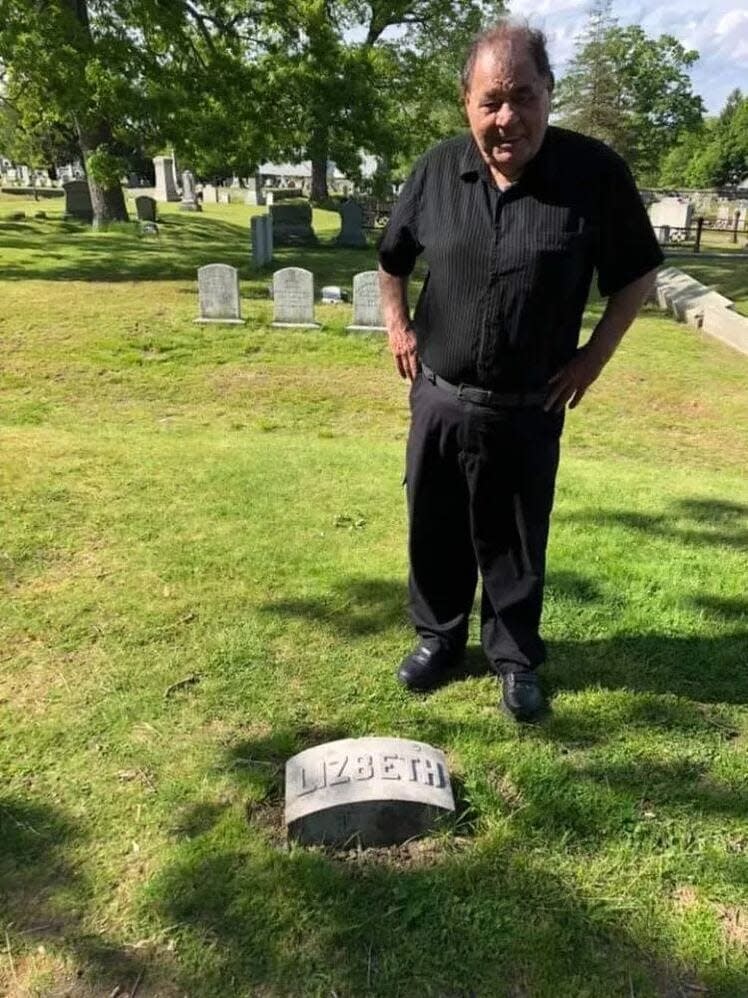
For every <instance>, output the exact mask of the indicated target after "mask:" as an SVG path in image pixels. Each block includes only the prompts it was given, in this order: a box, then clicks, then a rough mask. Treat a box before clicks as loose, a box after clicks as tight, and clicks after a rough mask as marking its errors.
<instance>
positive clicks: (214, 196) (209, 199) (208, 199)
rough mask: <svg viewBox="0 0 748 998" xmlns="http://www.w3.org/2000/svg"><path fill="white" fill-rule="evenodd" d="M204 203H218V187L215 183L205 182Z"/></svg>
mask: <svg viewBox="0 0 748 998" xmlns="http://www.w3.org/2000/svg"><path fill="white" fill-rule="evenodd" d="M203 204H218V188H217V187H214V186H213V184H203Z"/></svg>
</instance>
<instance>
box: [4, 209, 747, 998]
mask: <svg viewBox="0 0 748 998" xmlns="http://www.w3.org/2000/svg"><path fill="white" fill-rule="evenodd" d="M59 207H60V206H59V205H54V206H52V207H50V205H48V204H43V205H41V206H35V205H34V204H33V203H26V204H25V205H24V204H19V203H17V202H8V201H7V200H3V201H2V203H0V266H1V267H2V270H0V277H1V278H2V282H1V283H0V291H1V293H2V307H1V308H0V586H2V589H1V590H0V591H1V593H2V601H1V602H0V767H1V771H2V776H3V780H2V786H1V787H0V923H1V924H0V993H2V994H7V995H9V996H12V998H20V996H26V995H37V996H43V998H51V996H60V998H62V996H72V998H94V996H96V998H98V996H107V995H118V996H120V998H122V996H124V995H125V994H128V995H132V994H134V993H136V994H137V996H138V998H155V996H159V998H161V996H163V998H180V996H184V995H186V996H189V998H193V996H195V998H202V996H217V998H223V996H247V998H249V996H262V998H276V996H320V998H322V996H325V998H332V996H337V998H364V996H366V998H368V996H381V998H421V996H435V998H436V996H438V998H468V996H476V998H608V996H621V998H644V996H668V998H671V996H672V998H680V996H688V998H692V996H701V995H710V996H731V998H745V996H746V995H748V958H747V956H746V944H747V943H748V782H747V781H748V711H747V710H746V701H747V700H748V669H747V668H746V665H747V663H748V603H747V598H746V588H747V584H748V557H747V553H746V549H747V547H748V481H747V480H746V474H745V471H746V467H748V401H747V399H746V384H747V381H748V360H747V359H746V358H745V357H742V356H741V355H739V354H737V353H735V352H733V351H730V350H729V349H728V348H726V347H724V346H722V345H721V344H719V343H715V342H713V341H710V340H708V339H707V338H706V337H704V336H702V335H701V334H700V333H698V332H695V331H693V330H691V329H689V328H686V327H685V326H679V325H676V324H675V323H674V322H672V321H671V320H669V319H668V318H666V317H663V316H661V315H660V314H658V313H657V312H655V311H653V310H648V311H646V312H645V313H644V314H643V316H642V317H641V318H640V319H639V320H638V321H637V323H636V325H635V327H634V328H633V330H632V331H631V332H630V334H629V335H628V337H627V338H626V340H625V341H624V344H623V345H622V347H621V349H620V351H619V353H618V354H617V355H616V357H615V359H614V360H613V362H612V363H611V365H610V367H609V369H608V370H607V371H606V373H605V375H604V378H603V380H602V381H601V382H600V383H599V384H598V385H597V386H595V388H594V389H593V390H592V391H591V392H590V394H589V396H588V398H587V399H585V402H584V403H583V405H582V406H581V407H580V408H579V409H578V410H576V411H575V412H572V413H570V414H569V417H568V421H567V429H566V434H565V438H564V441H565V442H564V456H563V464H562V469H561V472H560V477H559V484H558V498H557V504H556V508H555V512H554V519H553V527H552V539H551V544H550V554H549V557H550V560H549V578H548V598H547V604H546V612H545V620H544V632H545V635H546V637H547V639H548V647H549V661H548V663H547V664H546V665H545V666H544V667H543V670H542V675H543V677H544V678H543V681H544V683H545V685H546V688H547V690H548V692H549V694H550V695H551V696H552V698H553V707H554V710H553V714H552V715H551V717H550V718H549V719H548V720H547V721H545V722H544V723H542V724H540V725H537V726H532V727H517V726H515V725H514V724H513V723H511V722H510V721H509V720H508V719H506V718H505V717H503V715H500V714H499V713H498V711H497V692H498V691H497V686H496V682H495V680H494V679H492V678H491V677H490V676H489V675H488V674H487V673H486V671H485V667H484V663H483V660H482V656H481V653H480V650H479V648H478V646H477V642H476V641H475V633H474V634H473V641H472V642H471V653H470V658H469V669H468V670H467V672H466V675H465V676H464V677H463V678H462V679H461V680H460V681H458V682H455V683H453V684H452V685H450V686H448V687H445V688H443V689H441V690H439V691H438V692H436V693H434V694H433V695H431V696H429V697H422V698H413V697H410V696H408V695H407V694H406V693H404V692H403V691H401V690H400V689H399V688H398V687H397V685H396V684H395V682H394V678H393V670H394V668H395V665H396V663H397V662H398V660H399V658H400V657H401V656H402V655H403V654H404V653H405V652H406V651H407V650H408V649H409V647H410V646H411V640H412V639H411V633H410V629H409V626H408V622H407V613H406V599H407V596H406V589H405V573H406V561H405V516H404V500H403V495H402V488H401V479H402V470H403V463H404V454H403V451H404V443H405V436H406V433H407V391H406V388H405V386H404V385H403V384H402V383H401V382H400V380H399V379H398V377H397V376H396V374H395V373H394V368H393V364H392V360H391V358H390V356H389V354H388V351H387V349H386V345H385V342H384V340H383V338H382V337H380V336H377V335H364V336H361V335H356V334H348V333H346V331H345V326H346V323H347V322H349V321H350V315H351V312H350V307H349V306H341V307H339V308H338V309H336V308H334V307H326V308H320V307H318V317H319V318H320V320H321V322H322V328H321V329H320V330H318V331H309V330H299V331H291V330H280V329H278V330H276V329H272V328H271V327H270V324H269V323H270V321H271V317H272V303H271V302H270V300H269V298H268V297H267V284H268V282H269V280H270V272H269V271H268V272H267V273H263V274H259V275H256V274H252V272H251V270H250V268H249V250H248V218H249V212H250V209H247V208H244V207H240V206H215V207H212V208H210V209H209V210H207V211H206V212H205V213H203V214H202V215H197V216H195V215H182V214H180V213H179V212H178V211H176V210H173V209H172V210H171V211H169V212H167V213H166V214H165V215H164V220H163V224H162V225H161V232H160V235H159V237H158V238H157V239H156V238H144V239H140V238H138V237H137V235H135V233H134V232H133V231H132V230H131V229H129V228H127V227H119V228H117V229H115V230H114V231H111V232H107V233H101V234H96V233H92V232H90V231H88V230H87V229H85V228H84V227H81V226H78V225H76V224H74V223H64V222H62V221H60V220H59V217H57V218H55V217H50V218H49V219H34V218H33V217H31V216H32V215H33V213H34V212H35V211H36V210H46V211H47V212H48V213H49V214H50V216H54V215H55V213H59ZM19 210H21V211H24V210H25V211H26V212H27V215H28V217H27V218H26V219H19V220H16V221H3V219H2V216H3V215H4V214H5V215H7V213H8V212H11V211H19ZM315 224H316V225H317V227H318V230H319V231H320V232H321V233H322V235H323V237H324V238H325V240H327V241H329V239H330V238H331V237H332V236H333V235H334V232H335V228H336V217H335V216H334V215H329V214H325V213H318V214H317V215H316V219H315ZM219 261H223V262H227V263H233V264H235V265H237V266H239V267H240V272H241V278H242V298H243V300H242V307H243V311H244V315H245V316H246V317H247V318H248V322H247V324H246V325H245V326H243V327H238V326H233V327H225V328H217V327H206V326H199V325H195V324H194V323H193V319H194V317H195V316H196V314H197V296H196V285H195V270H196V268H197V267H198V266H200V265H202V264H204V263H211V262H219ZM374 263H375V257H374V253H373V251H343V250H336V249H334V248H333V247H331V246H330V245H329V244H328V242H324V243H323V245H321V246H320V247H319V248H318V249H313V250H308V251H295V250H280V251H278V252H277V255H276V266H278V267H280V266H285V265H289V264H296V265H303V266H307V267H308V268H309V269H310V270H312V271H313V272H314V273H315V278H316V283H317V286H318V287H319V286H321V285H322V284H325V283H339V284H342V285H343V286H344V287H347V288H348V289H350V286H351V281H352V277H353V275H354V274H355V273H356V272H357V271H360V270H366V269H371V268H372V267H373V266H374ZM598 313H599V305H597V304H593V305H592V306H591V309H590V313H589V316H588V321H587V325H588V327H589V325H590V324H591V323H592V322H593V321H594V317H595V315H596V314H598ZM447 528H448V524H445V529H447ZM366 734H375V735H394V736H404V737H409V738H414V739H418V740H423V741H427V742H430V743H432V744H433V745H436V746H438V747H440V748H442V749H443V750H444V751H445V752H446V754H447V757H448V760H449V764H450V768H451V771H452V774H453V776H454V781H455V788H456V790H457V796H458V799H459V807H458V815H457V817H456V819H455V820H454V821H453V822H451V823H449V824H448V825H446V826H445V827H444V828H443V829H441V830H440V831H439V833H438V834H436V835H435V836H433V837H431V838H429V839H427V840H425V841H423V842H420V843H412V844H410V845H406V846H404V847H402V848H399V849H394V850H368V851H359V852H356V851H351V852H339V853H333V852H326V851H322V850H308V849H301V848H292V849H288V848H287V846H286V843H285V838H284V834H283V826H282V796H283V765H284V762H285V760H286V759H287V758H288V757H289V756H290V755H291V754H293V753H294V752H296V751H299V750H301V749H303V748H306V747H309V746H311V745H315V744H318V743H320V742H324V741H326V740H330V739H333V738H336V737H342V736H360V735H366ZM117 989H119V990H117Z"/></svg>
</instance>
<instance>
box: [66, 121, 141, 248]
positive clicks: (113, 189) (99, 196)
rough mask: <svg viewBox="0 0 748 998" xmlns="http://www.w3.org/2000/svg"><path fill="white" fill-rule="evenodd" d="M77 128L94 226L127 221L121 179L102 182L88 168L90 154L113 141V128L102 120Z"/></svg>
mask: <svg viewBox="0 0 748 998" xmlns="http://www.w3.org/2000/svg"><path fill="white" fill-rule="evenodd" d="M77 130H78V139H79V141H80V147H81V152H82V153H83V162H84V165H85V167H86V179H87V180H88V190H89V192H90V194H91V207H92V208H93V227H94V228H95V229H101V228H105V227H106V226H107V225H108V223H109V222H127V221H128V220H129V216H128V214H127V205H126V204H125V193H124V191H123V190H122V184H121V183H120V182H119V179H117V180H109V181H107V182H102V181H100V180H97V179H96V178H95V177H93V176H92V175H91V170H89V168H88V158H89V156H91V155H92V153H95V152H96V151H97V150H98V149H99V147H100V146H104V147H106V146H107V145H108V144H109V143H110V142H111V141H112V130H111V127H110V126H109V123H108V122H100V123H99V124H98V125H97V126H96V127H95V128H85V127H83V126H81V125H78V129H77Z"/></svg>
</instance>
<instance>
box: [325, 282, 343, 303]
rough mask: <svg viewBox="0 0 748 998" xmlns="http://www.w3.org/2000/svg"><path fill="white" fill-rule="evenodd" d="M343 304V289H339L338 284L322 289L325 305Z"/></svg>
mask: <svg viewBox="0 0 748 998" xmlns="http://www.w3.org/2000/svg"><path fill="white" fill-rule="evenodd" d="M342 303H343V289H342V288H339V287H338V286H337V284H328V285H327V287H324V288H322V304H323V305H342Z"/></svg>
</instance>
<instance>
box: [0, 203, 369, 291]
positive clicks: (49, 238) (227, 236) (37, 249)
mask: <svg viewBox="0 0 748 998" xmlns="http://www.w3.org/2000/svg"><path fill="white" fill-rule="evenodd" d="M19 224H20V223H19ZM24 224H25V228H26V229H27V230H29V231H24V232H22V233H19V232H17V231H13V230H11V229H9V225H10V223H6V226H5V231H0V249H8V250H14V249H15V250H23V251H25V252H31V253H36V256H35V257H32V258H31V259H27V260H25V261H24V262H23V263H20V264H12V263H11V264H9V265H4V266H0V277H2V278H4V279H6V280H34V279H38V280H45V281H55V280H81V281H104V282H120V281H135V280H137V281H174V280H185V279H192V280H195V279H196V276H197V269H198V268H199V267H202V266H204V265H205V264H209V263H227V264H230V265H231V266H234V267H237V268H238V269H239V271H240V276H241V278H242V280H246V281H249V282H251V283H252V284H253V285H254V284H256V285H257V289H256V293H257V294H258V295H261V296H263V297H264V296H265V294H266V285H267V283H268V280H269V279H270V278H271V277H272V272H273V271H274V270H279V269H280V268H282V267H304V268H305V269H307V270H311V271H312V272H313V274H314V278H315V285H316V287H317V289H318V290H319V288H320V287H321V286H322V285H323V284H330V283H332V284H340V285H343V286H344V287H346V288H348V290H350V289H351V288H352V285H353V277H354V275H355V274H357V273H358V272H359V271H361V270H371V269H375V268H376V255H375V251H374V249H373V248H372V249H369V250H351V249H342V248H338V247H335V246H332V245H326V244H321V245H319V246H316V247H308V248H303V249H300V248H296V247H278V248H276V251H275V256H274V260H273V264H272V266H270V267H267V268H263V269H262V270H259V271H258V270H255V269H252V267H251V249H250V247H251V243H250V238H249V228H248V227H245V226H244V225H241V224H237V223H233V222H227V221H223V220H221V219H217V218H209V217H207V216H194V215H191V216H185V217H184V218H180V217H178V216H171V215H170V216H168V217H166V218H164V219H162V220H160V221H159V223H158V225H159V236H158V237H147V238H145V237H141V236H140V235H139V233H138V227H137V223H132V225H128V224H127V223H125V224H123V226H122V227H121V228H119V229H118V230H117V231H116V232H109V233H107V232H103V233H96V232H93V231H92V230H91V228H90V227H88V226H85V225H83V224H76V223H66V222H60V221H56V220H50V221H48V222H37V223H30V224H26V223H24ZM55 259H56V260H59V261H61V262H59V263H57V264H56V265H54V266H50V265H49V262H50V260H55Z"/></svg>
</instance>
